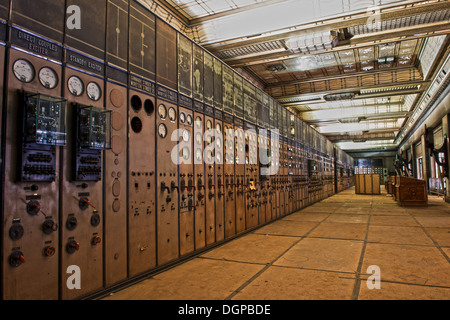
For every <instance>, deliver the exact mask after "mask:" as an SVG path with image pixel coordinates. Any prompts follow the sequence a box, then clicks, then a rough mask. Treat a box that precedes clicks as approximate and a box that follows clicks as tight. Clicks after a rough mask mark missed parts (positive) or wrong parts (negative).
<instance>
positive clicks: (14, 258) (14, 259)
mask: <svg viewBox="0 0 450 320" xmlns="http://www.w3.org/2000/svg"><path fill="white" fill-rule="evenodd" d="M22 263H25V257H24V255H23V253H22V251H14V252H13V253H11V255H10V256H9V264H10V265H11V266H12V267H15V268H17V267H19V266H20V265H21V264H22Z"/></svg>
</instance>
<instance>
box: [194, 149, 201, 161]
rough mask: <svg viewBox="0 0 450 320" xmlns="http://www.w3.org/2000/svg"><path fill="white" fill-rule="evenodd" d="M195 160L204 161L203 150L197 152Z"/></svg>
mask: <svg viewBox="0 0 450 320" xmlns="http://www.w3.org/2000/svg"><path fill="white" fill-rule="evenodd" d="M195 159H196V160H197V161H201V160H202V150H201V149H197V150H195Z"/></svg>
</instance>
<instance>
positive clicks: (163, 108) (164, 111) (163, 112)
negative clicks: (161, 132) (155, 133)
mask: <svg viewBox="0 0 450 320" xmlns="http://www.w3.org/2000/svg"><path fill="white" fill-rule="evenodd" d="M158 114H159V117H160V118H161V119H162V120H164V119H166V117H167V109H166V106H165V105H163V104H160V105H159V107H158Z"/></svg>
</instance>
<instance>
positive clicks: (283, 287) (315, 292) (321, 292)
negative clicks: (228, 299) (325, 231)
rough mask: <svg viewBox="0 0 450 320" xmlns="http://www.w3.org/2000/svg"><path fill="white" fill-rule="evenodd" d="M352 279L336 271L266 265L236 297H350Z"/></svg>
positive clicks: (278, 298) (238, 298) (332, 298)
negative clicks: (267, 266)
mask: <svg viewBox="0 0 450 320" xmlns="http://www.w3.org/2000/svg"><path fill="white" fill-rule="evenodd" d="M354 282H355V280H353V279H348V275H346V274H344V273H337V272H324V271H316V270H301V269H293V268H282V267H270V268H269V269H267V270H266V271H264V272H263V273H262V274H261V275H260V276H259V277H258V278H256V279H255V280H254V281H253V282H252V283H250V284H249V285H248V286H247V287H245V288H244V289H243V290H242V291H241V292H239V293H238V294H237V295H236V296H235V297H234V298H233V299H237V300H350V299H351V297H352V291H353V285H354Z"/></svg>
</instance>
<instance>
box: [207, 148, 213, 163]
mask: <svg viewBox="0 0 450 320" xmlns="http://www.w3.org/2000/svg"><path fill="white" fill-rule="evenodd" d="M212 159H213V155H212V152H211V150H208V152H207V153H206V160H207V163H212Z"/></svg>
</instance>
